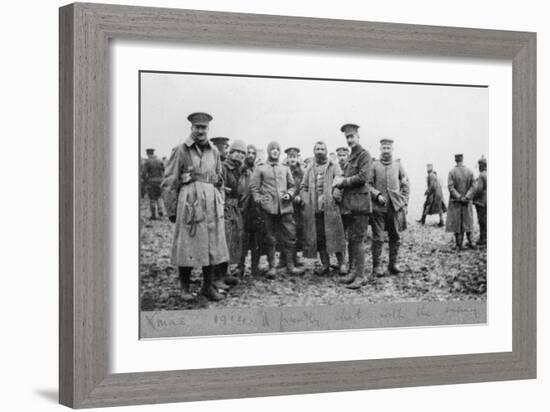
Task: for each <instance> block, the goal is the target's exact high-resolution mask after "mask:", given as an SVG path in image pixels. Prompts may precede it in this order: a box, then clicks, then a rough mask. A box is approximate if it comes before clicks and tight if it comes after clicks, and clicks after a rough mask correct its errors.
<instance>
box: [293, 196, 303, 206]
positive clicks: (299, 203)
mask: <svg viewBox="0 0 550 412" xmlns="http://www.w3.org/2000/svg"><path fill="white" fill-rule="evenodd" d="M294 204H295V205H296V206H303V205H304V201H303V200H302V198H301V197H300V195H296V196H294Z"/></svg>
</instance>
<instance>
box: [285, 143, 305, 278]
mask: <svg viewBox="0 0 550 412" xmlns="http://www.w3.org/2000/svg"><path fill="white" fill-rule="evenodd" d="M285 153H286V155H287V158H286V164H287V166H288V167H289V168H290V172H291V173H292V178H293V179H294V184H295V185H296V194H297V195H296V196H295V197H294V199H293V203H294V222H295V223H296V247H295V248H294V264H295V265H296V266H303V262H302V261H301V260H300V259H299V257H298V251H301V250H302V243H303V233H304V218H303V213H304V206H303V202H302V199H301V197H300V196H299V195H298V193H299V192H300V185H301V183H302V179H303V177H304V170H305V169H304V168H302V165H301V163H300V149H298V148H297V147H288V148H286V149H285ZM279 246H280V245H279ZM280 256H281V259H279V268H283V267H286V256H285V254H284V253H281V254H280Z"/></svg>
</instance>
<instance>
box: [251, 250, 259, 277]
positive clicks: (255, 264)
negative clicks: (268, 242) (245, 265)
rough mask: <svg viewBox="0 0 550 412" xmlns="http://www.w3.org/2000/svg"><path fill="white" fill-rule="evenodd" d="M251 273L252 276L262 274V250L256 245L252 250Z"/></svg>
mask: <svg viewBox="0 0 550 412" xmlns="http://www.w3.org/2000/svg"><path fill="white" fill-rule="evenodd" d="M250 273H251V274H252V276H259V275H260V251H259V249H258V248H257V247H255V246H253V247H252V249H251V250H250Z"/></svg>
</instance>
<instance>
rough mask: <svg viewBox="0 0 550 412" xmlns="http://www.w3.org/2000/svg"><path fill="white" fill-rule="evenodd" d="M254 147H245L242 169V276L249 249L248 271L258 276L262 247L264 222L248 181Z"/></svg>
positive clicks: (252, 172) (252, 167)
mask: <svg viewBox="0 0 550 412" xmlns="http://www.w3.org/2000/svg"><path fill="white" fill-rule="evenodd" d="M256 153H257V151H256V147H255V146H253V145H248V146H247V147H246V158H245V160H244V165H243V168H242V179H241V182H242V202H241V203H242V210H243V221H244V230H243V241H242V245H243V250H242V253H241V259H240V262H239V274H240V276H241V277H242V276H243V275H244V263H245V259H246V255H247V254H248V250H249V249H250V271H251V274H252V276H259V274H260V273H259V264H260V256H261V251H262V245H263V239H262V238H263V233H264V221H263V219H262V211H261V209H260V208H259V207H258V205H257V204H256V203H255V202H254V199H253V198H252V194H251V193H250V180H251V179H252V175H253V174H254V169H255V168H256Z"/></svg>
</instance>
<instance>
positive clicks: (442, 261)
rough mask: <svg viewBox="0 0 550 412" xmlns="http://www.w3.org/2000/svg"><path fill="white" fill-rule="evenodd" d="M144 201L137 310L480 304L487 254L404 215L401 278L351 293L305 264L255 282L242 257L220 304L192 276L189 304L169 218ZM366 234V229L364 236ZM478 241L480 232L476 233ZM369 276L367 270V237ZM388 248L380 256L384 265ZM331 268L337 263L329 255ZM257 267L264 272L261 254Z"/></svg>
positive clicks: (432, 223) (432, 222)
mask: <svg viewBox="0 0 550 412" xmlns="http://www.w3.org/2000/svg"><path fill="white" fill-rule="evenodd" d="M147 206H148V202H147V201H145V202H142V208H141V217H140V220H141V250H140V281H141V288H140V295H141V308H142V310H181V309H199V308H220V307H240V308H244V307H273V306H307V305H331V304H338V303H340V304H342V303H346V304H359V303H382V302H420V301H447V300H469V299H482V300H483V299H485V298H486V292H487V270H486V257H487V256H486V249H485V248H477V249H475V250H464V251H460V252H457V251H456V250H455V249H454V247H453V236H452V234H450V233H446V232H445V229H444V228H439V227H437V222H438V218H437V217H436V216H432V217H429V219H428V221H427V224H426V225H425V226H421V225H420V224H418V223H416V222H415V221H414V220H413V219H412V217H410V216H409V227H408V228H407V230H406V231H405V232H403V233H402V247H401V250H400V263H401V264H402V266H403V267H404V269H405V271H404V273H402V274H400V275H398V276H387V277H383V278H373V277H372V276H369V280H368V283H367V285H366V286H364V287H363V288H361V289H359V290H349V289H346V288H345V287H343V286H342V285H340V284H338V282H337V280H338V274H337V273H335V272H334V273H333V274H332V275H330V276H324V277H319V276H317V275H315V274H314V273H313V270H314V268H315V267H316V265H318V263H317V262H316V260H311V259H304V263H305V274H304V275H303V276H300V277H296V276H288V275H287V274H286V273H285V271H284V270H280V271H279V274H278V277H277V278H276V279H275V280H268V279H266V278H264V277H252V276H250V272H249V263H250V258H249V257H248V258H247V268H246V274H245V278H244V279H243V280H242V282H241V283H240V284H239V285H237V286H235V287H234V288H232V289H231V290H230V291H229V292H228V293H227V295H226V298H225V299H224V300H223V301H220V302H209V301H207V300H206V299H204V298H203V297H202V296H201V295H200V293H199V292H200V285H201V275H200V271H199V270H196V271H194V272H193V275H192V286H191V289H192V292H193V293H194V294H195V295H196V298H195V300H193V301H192V302H183V301H182V300H181V299H180V297H179V292H180V285H179V279H178V274H177V270H176V269H175V268H173V267H172V266H171V265H170V250H171V245H172V236H173V224H172V223H170V222H169V221H168V219H166V218H165V219H163V220H156V221H150V220H149V211H148V207H147ZM369 232H370V230H369ZM475 236H476V238H477V233H475ZM365 246H366V248H367V263H366V267H367V273H369V274H370V272H371V265H372V263H371V258H370V239H369V240H368V241H367V242H366V244H365ZM387 253H388V247H387V244H386V245H385V246H384V251H383V253H382V257H383V263H384V265H386V264H387ZM332 259H333V261H332V263H336V262H335V258H334V257H332ZM261 265H262V266H267V261H266V258H265V256H264V257H262V260H261Z"/></svg>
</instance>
